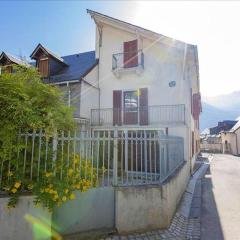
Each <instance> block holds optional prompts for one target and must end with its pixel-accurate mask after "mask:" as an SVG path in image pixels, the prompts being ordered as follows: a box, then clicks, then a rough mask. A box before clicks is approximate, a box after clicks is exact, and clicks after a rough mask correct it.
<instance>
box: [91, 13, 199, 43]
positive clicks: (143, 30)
mask: <svg viewBox="0 0 240 240" xmlns="http://www.w3.org/2000/svg"><path fill="white" fill-rule="evenodd" d="M87 13H89V14H90V15H91V17H92V18H94V19H95V20H96V17H101V18H103V19H105V20H108V21H109V22H112V23H118V24H121V25H122V26H125V27H128V28H131V29H132V30H134V31H136V30H138V31H139V32H144V33H146V34H149V35H151V36H153V37H157V38H158V39H162V40H164V39H165V40H167V41H171V42H172V43H174V44H175V45H178V44H180V45H182V44H184V45H185V44H187V45H189V46H193V47H196V46H195V45H193V44H188V43H185V42H183V41H180V40H176V39H173V38H171V37H167V36H165V35H163V34H160V33H157V32H154V31H151V30H148V29H146V28H143V27H140V26H137V25H134V24H132V23H128V22H125V21H122V20H120V19H117V18H113V17H110V16H107V15H105V14H102V13H99V12H96V11H93V10H90V9H87Z"/></svg>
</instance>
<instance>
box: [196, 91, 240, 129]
mask: <svg viewBox="0 0 240 240" xmlns="http://www.w3.org/2000/svg"><path fill="white" fill-rule="evenodd" d="M202 110H203V112H202V114H201V116H200V129H201V131H203V130H204V129H205V128H209V127H214V126H216V125H217V123H218V122H219V121H223V120H235V119H237V118H238V117H239V116H240V91H237V92H233V93H230V94H226V95H219V96H215V97H203V99H202Z"/></svg>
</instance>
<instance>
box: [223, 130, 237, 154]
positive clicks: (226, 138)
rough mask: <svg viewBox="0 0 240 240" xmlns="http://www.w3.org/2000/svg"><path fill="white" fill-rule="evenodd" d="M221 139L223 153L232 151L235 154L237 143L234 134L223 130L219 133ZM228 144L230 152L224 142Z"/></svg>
mask: <svg viewBox="0 0 240 240" xmlns="http://www.w3.org/2000/svg"><path fill="white" fill-rule="evenodd" d="M221 139H222V146H223V153H232V154H233V155H237V145H236V135H235V133H232V132H223V133H221ZM226 141H227V143H228V144H229V145H230V152H229V149H228V148H226V144H225V142H226Z"/></svg>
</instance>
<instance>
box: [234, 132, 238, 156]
mask: <svg viewBox="0 0 240 240" xmlns="http://www.w3.org/2000/svg"><path fill="white" fill-rule="evenodd" d="M234 134H235V136H236V150H237V155H238V140H237V134H236V132H235V133H234Z"/></svg>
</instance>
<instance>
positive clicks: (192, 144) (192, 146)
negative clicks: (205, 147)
mask: <svg viewBox="0 0 240 240" xmlns="http://www.w3.org/2000/svg"><path fill="white" fill-rule="evenodd" d="M194 143H195V141H194V132H192V157H193V156H194Z"/></svg>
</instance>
